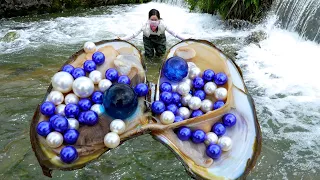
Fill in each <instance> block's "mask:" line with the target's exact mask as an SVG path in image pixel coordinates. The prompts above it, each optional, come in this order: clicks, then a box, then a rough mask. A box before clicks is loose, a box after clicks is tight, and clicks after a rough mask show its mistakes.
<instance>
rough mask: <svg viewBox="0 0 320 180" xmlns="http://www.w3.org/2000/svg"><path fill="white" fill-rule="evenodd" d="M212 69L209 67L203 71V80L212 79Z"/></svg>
mask: <svg viewBox="0 0 320 180" xmlns="http://www.w3.org/2000/svg"><path fill="white" fill-rule="evenodd" d="M214 75H215V73H214V71H213V70H211V69H207V70H205V71H204V72H203V74H202V78H203V79H204V80H205V81H212V80H213V79H214Z"/></svg>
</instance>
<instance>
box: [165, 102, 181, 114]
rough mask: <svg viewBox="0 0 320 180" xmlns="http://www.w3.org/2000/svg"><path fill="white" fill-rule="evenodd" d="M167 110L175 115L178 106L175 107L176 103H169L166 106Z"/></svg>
mask: <svg viewBox="0 0 320 180" xmlns="http://www.w3.org/2000/svg"><path fill="white" fill-rule="evenodd" d="M167 110H168V111H171V112H172V113H173V114H174V115H176V114H177V112H178V107H177V105H175V104H169V105H168V106H167Z"/></svg>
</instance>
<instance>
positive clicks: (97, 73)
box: [89, 70, 102, 84]
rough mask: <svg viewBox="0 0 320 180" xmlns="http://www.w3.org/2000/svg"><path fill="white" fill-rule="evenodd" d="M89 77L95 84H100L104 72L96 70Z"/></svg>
mask: <svg viewBox="0 0 320 180" xmlns="http://www.w3.org/2000/svg"><path fill="white" fill-rule="evenodd" d="M89 78H90V79H91V80H92V82H93V84H99V82H100V81H101V80H102V74H101V72H100V71H97V70H94V71H92V72H91V73H90V74H89Z"/></svg>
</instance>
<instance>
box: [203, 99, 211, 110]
mask: <svg viewBox="0 0 320 180" xmlns="http://www.w3.org/2000/svg"><path fill="white" fill-rule="evenodd" d="M212 109H213V102H212V101H210V100H209V99H205V100H203V101H202V102H201V110H202V111H203V112H205V113H207V112H210V111H212Z"/></svg>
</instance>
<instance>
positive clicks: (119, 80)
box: [118, 75, 130, 85]
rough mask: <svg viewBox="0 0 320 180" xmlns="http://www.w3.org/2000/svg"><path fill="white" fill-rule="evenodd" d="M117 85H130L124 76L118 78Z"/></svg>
mask: <svg viewBox="0 0 320 180" xmlns="http://www.w3.org/2000/svg"><path fill="white" fill-rule="evenodd" d="M118 83H121V84H128V85H130V78H129V77H128V76H126V75H122V76H119V78H118Z"/></svg>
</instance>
